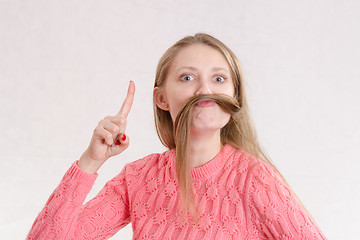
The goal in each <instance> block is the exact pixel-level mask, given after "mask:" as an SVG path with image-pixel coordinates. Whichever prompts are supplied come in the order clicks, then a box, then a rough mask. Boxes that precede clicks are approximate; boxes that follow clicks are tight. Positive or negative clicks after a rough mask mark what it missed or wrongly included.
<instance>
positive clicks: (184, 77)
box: [181, 74, 194, 82]
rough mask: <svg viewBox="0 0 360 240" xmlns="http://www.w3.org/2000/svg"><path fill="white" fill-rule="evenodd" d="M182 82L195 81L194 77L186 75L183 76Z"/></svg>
mask: <svg viewBox="0 0 360 240" xmlns="http://www.w3.org/2000/svg"><path fill="white" fill-rule="evenodd" d="M181 80H183V81H185V82H188V81H192V80H194V77H193V76H191V75H188V74H186V75H183V76H181Z"/></svg>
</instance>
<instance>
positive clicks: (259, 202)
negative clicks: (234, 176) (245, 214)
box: [249, 163, 326, 240]
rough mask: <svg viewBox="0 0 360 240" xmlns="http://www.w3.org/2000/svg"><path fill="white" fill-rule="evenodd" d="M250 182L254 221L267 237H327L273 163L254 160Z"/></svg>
mask: <svg viewBox="0 0 360 240" xmlns="http://www.w3.org/2000/svg"><path fill="white" fill-rule="evenodd" d="M249 185H250V186H249V203H250V204H249V205H250V209H251V212H252V214H251V215H252V219H253V222H255V225H256V226H257V227H258V230H259V231H260V232H262V233H263V234H264V235H265V236H266V237H267V238H268V239H309V240H310V239H311V240H318V239H326V238H325V236H324V235H323V234H322V233H321V231H320V229H319V228H318V227H317V226H316V224H315V223H314V222H313V220H312V219H311V217H310V214H309V213H308V212H307V211H306V210H305V209H304V207H303V206H302V205H301V204H300V202H299V201H298V200H297V198H296V196H295V195H294V194H293V192H292V191H291V190H290V189H289V187H288V186H287V184H285V182H284V181H283V178H282V177H281V176H280V175H279V173H278V172H277V171H276V170H275V169H274V168H273V167H271V166H269V165H268V164H266V163H258V164H256V166H255V167H254V168H253V169H252V171H251V172H250V178H249Z"/></svg>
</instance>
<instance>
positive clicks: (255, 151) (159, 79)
mask: <svg viewBox="0 0 360 240" xmlns="http://www.w3.org/2000/svg"><path fill="white" fill-rule="evenodd" d="M199 43H200V44H205V45H207V46H210V47H212V48H214V49H216V50H218V51H219V52H220V53H221V54H222V55H223V56H224V57H225V59H226V61H227V62H228V64H229V67H230V71H231V77H232V79H233V83H234V89H235V94H234V99H235V101H236V104H235V105H237V106H238V107H239V110H237V111H234V113H233V115H232V117H231V120H230V121H229V123H228V124H227V125H226V126H225V127H223V128H222V129H221V142H222V144H229V145H231V146H233V147H235V148H237V149H242V150H244V151H246V152H249V153H251V154H252V155H254V156H255V157H257V158H260V159H262V160H264V161H265V162H267V163H268V164H270V165H271V166H274V165H273V164H272V163H271V161H270V160H269V159H268V158H267V157H266V156H265V154H264V152H263V151H262V149H261V147H260V145H259V143H258V140H257V136H256V132H255V129H254V127H253V124H252V121H251V119H250V114H249V109H248V105H247V102H246V97H245V90H244V79H243V74H242V70H241V67H240V63H239V61H238V59H237V58H236V56H235V54H234V53H233V52H232V51H231V50H230V49H229V48H228V47H227V46H225V44H223V43H222V42H221V41H219V40H218V39H216V38H214V37H212V36H210V35H208V34H205V33H197V34H195V35H194V36H187V37H185V38H183V39H181V40H179V41H178V42H176V43H175V44H174V45H172V46H171V47H170V48H169V49H168V50H167V51H166V52H165V53H164V55H163V56H162V57H161V59H160V60H159V63H158V66H157V70H156V76H155V84H154V87H159V88H161V87H162V86H163V85H164V84H165V80H166V77H167V74H168V71H169V68H170V66H171V63H172V61H173V59H174V58H175V56H176V54H177V53H178V52H179V51H180V50H181V49H182V48H184V47H187V46H190V45H192V44H199ZM207 97H209V96H207ZM228 101H231V100H228ZM219 102H220V101H218V103H219ZM153 105H154V118H155V126H156V131H157V134H158V136H159V138H160V141H161V142H162V144H163V145H164V146H165V147H167V148H169V149H173V148H176V149H177V150H176V152H177V154H176V155H177V156H176V158H177V159H176V171H177V177H178V181H179V191H180V196H181V200H182V206H183V208H184V210H189V211H190V212H192V213H194V210H191V209H194V193H193V189H192V184H191V183H192V179H191V175H190V164H188V161H186V158H187V153H186V151H187V150H186V146H185V145H186V144H188V142H187V141H186V139H185V138H184V136H181V132H180V134H176V133H177V131H176V129H174V126H173V121H172V119H171V116H170V113H169V112H168V111H164V110H162V109H160V108H159V107H158V106H157V105H156V102H155V101H154V103H153ZM233 105H234V104H233ZM178 115H180V113H179V114H178ZM185 125H186V124H185ZM178 129H179V128H178ZM184 134H185V133H184ZM176 138H179V139H178V140H177V139H176ZM180 138H182V140H180ZM187 139H188V137H187ZM181 144H184V145H181ZM180 145H181V146H180ZM184 151H185V152H184ZM274 168H275V167H274ZM275 169H276V168H275ZM193 215H194V214H193ZM195 215H196V214H195Z"/></svg>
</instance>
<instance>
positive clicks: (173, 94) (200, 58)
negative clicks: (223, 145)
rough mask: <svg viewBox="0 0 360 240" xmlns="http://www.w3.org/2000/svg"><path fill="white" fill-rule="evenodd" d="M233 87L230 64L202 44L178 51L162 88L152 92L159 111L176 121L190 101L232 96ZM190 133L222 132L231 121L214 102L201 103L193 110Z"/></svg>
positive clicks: (212, 49)
mask: <svg viewBox="0 0 360 240" xmlns="http://www.w3.org/2000/svg"><path fill="white" fill-rule="evenodd" d="M234 92H235V90H234V84H233V80H232V78H231V72H230V67H229V64H228V63H227V61H226V59H225V57H224V56H223V55H222V54H221V53H220V52H219V51H218V50H216V49H214V48H212V47H210V46H207V45H205V44H193V45H190V46H187V47H185V48H183V49H181V50H180V51H179V52H178V53H177V55H176V56H175V58H174V59H173V62H172V64H171V66H170V68H169V72H168V75H167V77H166V79H165V84H164V85H163V86H161V87H160V88H155V89H154V97H155V100H156V103H157V105H158V107H159V108H161V109H163V110H165V111H169V113H170V115H171V118H172V120H173V121H175V119H176V116H177V114H178V113H179V111H180V110H181V108H182V107H183V106H184V105H185V104H186V102H187V101H188V100H189V98H190V97H192V96H194V95H198V94H217V93H222V94H227V95H229V96H232V97H233V96H234ZM191 116H192V119H191V126H192V128H193V129H209V128H212V129H221V128H222V127H223V126H225V125H226V123H227V122H228V121H229V119H230V115H229V114H228V113H225V112H224V111H223V110H222V109H221V108H220V107H219V106H218V105H217V104H215V102H211V101H210V102H209V101H200V102H198V103H197V104H196V105H195V107H194V108H193V110H192V115H191Z"/></svg>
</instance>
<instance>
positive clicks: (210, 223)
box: [27, 145, 325, 240]
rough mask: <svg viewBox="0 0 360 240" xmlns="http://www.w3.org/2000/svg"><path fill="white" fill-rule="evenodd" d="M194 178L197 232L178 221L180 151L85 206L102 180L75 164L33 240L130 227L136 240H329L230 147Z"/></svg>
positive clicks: (279, 185) (115, 183)
mask: <svg viewBox="0 0 360 240" xmlns="http://www.w3.org/2000/svg"><path fill="white" fill-rule="evenodd" d="M191 174H192V177H193V186H194V190H195V192H196V195H197V198H198V201H199V206H200V211H201V214H200V219H199V224H198V225H196V224H195V223H194V222H193V221H192V220H191V218H190V217H189V218H188V219H184V218H182V217H181V215H180V213H179V211H180V210H179V209H181V208H180V204H179V193H178V189H177V178H176V173H175V150H170V151H167V152H164V153H162V154H152V155H149V156H147V157H145V158H143V159H140V160H137V161H135V162H132V163H130V164H128V165H126V166H125V167H124V169H123V170H122V172H121V173H120V174H119V175H118V176H116V177H115V178H113V179H112V180H111V181H109V182H108V183H107V184H106V185H105V187H104V188H103V189H102V190H101V191H100V192H99V194H98V195H97V196H96V197H95V198H93V199H92V200H90V201H89V202H88V203H86V204H85V205H83V202H84V200H85V198H86V195H87V194H88V192H89V191H90V189H91V187H92V185H93V183H94V181H95V179H96V175H90V174H87V173H85V172H83V171H82V170H81V169H80V168H78V166H77V164H76V162H75V163H74V164H73V165H72V166H71V168H70V169H69V170H68V171H67V172H66V174H65V176H64V177H63V179H62V181H61V182H60V185H59V186H58V187H57V188H56V189H55V191H54V192H53V194H52V195H51V196H50V198H49V200H48V201H47V203H46V205H45V207H44V209H43V210H42V211H41V212H40V214H39V215H38V217H37V218H36V220H35V222H34V224H33V226H32V228H31V231H30V232H29V234H28V236H27V239H107V238H109V237H111V236H112V235H114V234H115V233H116V232H117V231H118V230H119V229H121V228H122V227H124V226H125V225H127V224H128V223H130V222H131V223H132V228H133V239H177V240H181V239H202V240H205V239H251V240H252V239H325V237H324V235H322V233H321V232H320V230H319V229H318V228H317V226H316V225H315V224H314V222H313V221H312V220H311V219H310V217H309V215H308V213H307V212H306V211H305V210H304V209H303V208H302V207H301V206H300V205H299V203H298V202H297V201H296V200H294V196H293V195H292V193H291V191H290V190H289V189H288V188H287V187H286V186H285V184H284V183H283V181H282V180H281V178H280V177H279V176H278V175H277V174H276V172H275V171H274V170H273V169H272V168H271V167H270V166H269V165H267V164H265V163H263V162H262V161H260V160H257V159H256V158H254V157H253V156H251V155H250V154H247V153H245V152H243V151H240V150H236V149H234V148H233V147H231V146H229V145H225V146H224V147H223V149H222V150H221V152H220V153H219V154H218V155H217V156H216V157H215V158H214V159H213V160H212V161H210V162H209V163H208V164H206V165H204V166H202V167H199V168H195V169H192V170H191Z"/></svg>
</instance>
